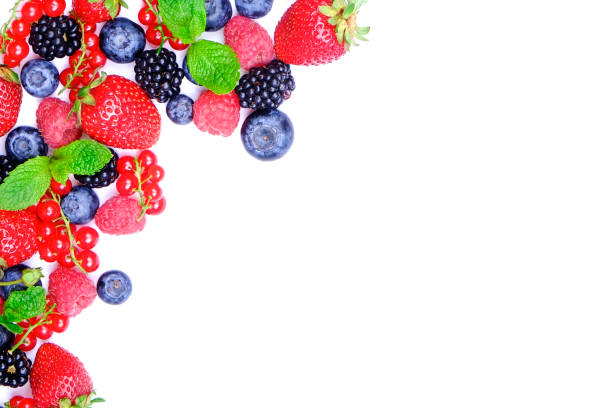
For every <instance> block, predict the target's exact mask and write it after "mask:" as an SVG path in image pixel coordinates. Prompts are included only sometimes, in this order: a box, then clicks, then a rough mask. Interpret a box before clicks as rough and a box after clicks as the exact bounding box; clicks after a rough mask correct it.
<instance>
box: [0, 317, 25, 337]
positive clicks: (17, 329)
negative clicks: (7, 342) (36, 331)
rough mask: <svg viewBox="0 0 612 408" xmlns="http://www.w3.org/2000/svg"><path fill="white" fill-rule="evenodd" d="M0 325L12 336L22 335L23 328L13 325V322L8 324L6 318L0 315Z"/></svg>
mask: <svg viewBox="0 0 612 408" xmlns="http://www.w3.org/2000/svg"><path fill="white" fill-rule="evenodd" d="M0 325H2V326H4V327H6V330H8V331H10V332H11V333H13V334H22V333H23V327H21V326H19V325H18V324H15V323H13V322H9V321H8V320H7V319H6V317H4V316H2V315H0Z"/></svg>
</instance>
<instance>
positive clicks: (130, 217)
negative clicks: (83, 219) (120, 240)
mask: <svg viewBox="0 0 612 408" xmlns="http://www.w3.org/2000/svg"><path fill="white" fill-rule="evenodd" d="M141 212H142V208H141V207H140V204H139V203H138V201H137V200H135V199H133V198H130V197H124V196H115V197H112V198H111V199H110V200H108V201H107V202H105V203H104V204H103V205H102V207H100V209H99V210H98V213H97V214H96V218H95V220H96V225H97V226H98V229H100V231H102V232H104V233H105V234H111V235H126V234H133V233H135V232H140V231H142V230H143V229H144V227H145V223H146V217H142V218H141V219H140V220H139V219H138V217H140V213H141Z"/></svg>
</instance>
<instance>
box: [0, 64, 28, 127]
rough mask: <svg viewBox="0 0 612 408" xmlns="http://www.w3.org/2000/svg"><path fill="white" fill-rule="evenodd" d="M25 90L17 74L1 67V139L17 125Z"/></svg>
mask: <svg viewBox="0 0 612 408" xmlns="http://www.w3.org/2000/svg"><path fill="white" fill-rule="evenodd" d="M22 98H23V90H22V88H21V85H20V83H19V77H18V76H17V74H16V73H15V72H14V71H12V70H11V69H9V68H6V67H0V137H2V136H4V135H5V134H6V133H7V132H8V131H9V130H11V129H12V128H13V126H15V123H17V117H18V116H19V109H20V108H21V100H22Z"/></svg>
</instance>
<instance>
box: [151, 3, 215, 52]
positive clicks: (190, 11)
mask: <svg viewBox="0 0 612 408" xmlns="http://www.w3.org/2000/svg"><path fill="white" fill-rule="evenodd" d="M158 7H159V14H161V17H162V20H163V21H164V24H166V26H167V27H168V29H169V30H170V32H171V33H172V34H173V35H174V36H175V37H176V38H178V39H179V40H181V41H182V42H183V44H192V43H194V42H195V40H196V38H198V37H199V36H200V34H202V33H203V32H204V29H205V28H206V6H205V2H204V0H200V1H194V0H159V2H158Z"/></svg>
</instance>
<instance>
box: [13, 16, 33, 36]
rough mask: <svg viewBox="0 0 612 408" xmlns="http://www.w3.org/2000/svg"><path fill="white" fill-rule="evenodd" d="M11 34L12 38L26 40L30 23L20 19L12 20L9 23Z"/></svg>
mask: <svg viewBox="0 0 612 408" xmlns="http://www.w3.org/2000/svg"><path fill="white" fill-rule="evenodd" d="M11 34H12V35H13V37H17V38H26V37H27V36H28V35H30V23H28V22H27V21H25V20H24V19H21V18H18V19H17V20H13V22H12V23H11Z"/></svg>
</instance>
